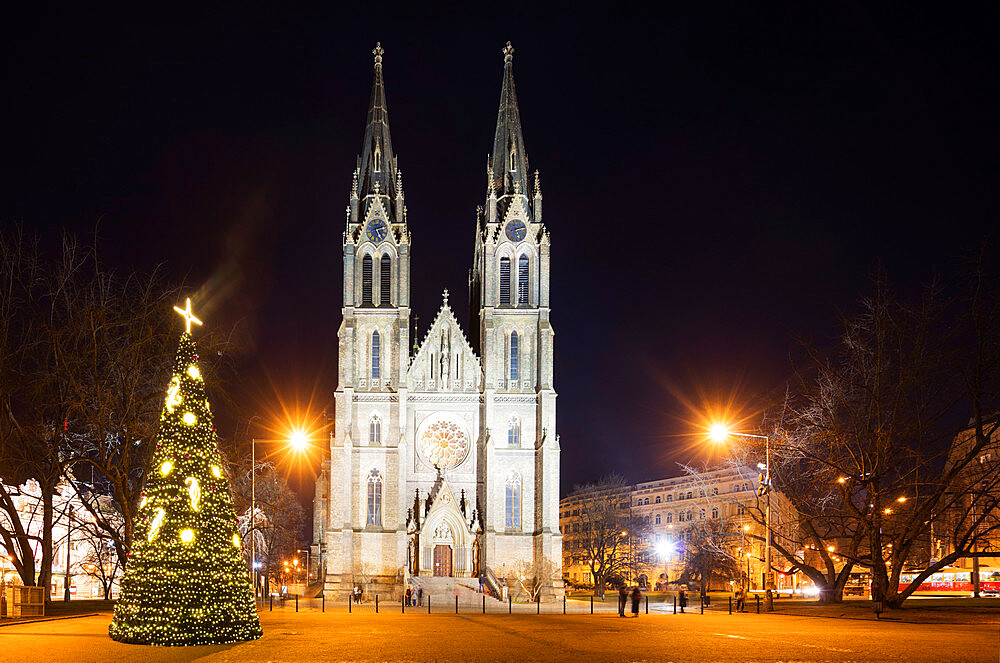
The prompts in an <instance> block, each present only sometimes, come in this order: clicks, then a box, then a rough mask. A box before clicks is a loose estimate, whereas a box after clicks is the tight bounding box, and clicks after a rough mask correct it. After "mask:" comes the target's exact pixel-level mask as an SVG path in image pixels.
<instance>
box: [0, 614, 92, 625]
mask: <svg viewBox="0 0 1000 663" xmlns="http://www.w3.org/2000/svg"><path fill="white" fill-rule="evenodd" d="M99 614H101V613H99V612H88V613H86V614H83V615H64V616H61V617H39V618H37V619H23V620H21V621H15V622H10V621H0V628H2V627H4V626H19V625H21V624H35V623H37V622H54V621H58V620H60V619H78V618H80V617H96V616H97V615H99ZM4 619H5V620H6V619H7V618H6V617H5V618H4Z"/></svg>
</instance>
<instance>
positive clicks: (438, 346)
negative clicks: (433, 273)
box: [406, 294, 480, 392]
mask: <svg viewBox="0 0 1000 663" xmlns="http://www.w3.org/2000/svg"><path fill="white" fill-rule="evenodd" d="M479 376H480V367H479V358H478V357H477V356H476V353H475V352H473V350H472V346H471V345H470V344H469V340H468V339H467V338H466V336H465V332H464V331H462V327H461V325H459V324H458V320H457V319H456V318H455V314H454V312H453V311H452V310H451V307H450V306H448V300H447V294H446V295H445V301H444V303H443V304H442V305H441V308H440V309H439V310H438V314H437V317H436V318H434V322H433V323H432V324H431V326H430V327H429V328H428V329H427V332H426V333H425V334H424V339H423V342H422V343H421V344H420V348H419V349H418V350H417V353H416V354H415V355H414V356H413V359H412V360H411V361H410V367H409V368H408V369H407V372H406V382H407V386H408V387H409V388H410V389H412V390H414V391H451V392H456V391H457V392H462V391H475V390H477V389H478V387H479Z"/></svg>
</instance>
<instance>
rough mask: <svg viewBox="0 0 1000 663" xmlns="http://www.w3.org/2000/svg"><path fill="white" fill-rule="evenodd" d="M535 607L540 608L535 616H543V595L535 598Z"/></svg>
mask: <svg viewBox="0 0 1000 663" xmlns="http://www.w3.org/2000/svg"><path fill="white" fill-rule="evenodd" d="M535 605H536V606H538V612H536V613H535V614H536V615H540V614H542V595H541V593H539V594H538V595H537V596H535Z"/></svg>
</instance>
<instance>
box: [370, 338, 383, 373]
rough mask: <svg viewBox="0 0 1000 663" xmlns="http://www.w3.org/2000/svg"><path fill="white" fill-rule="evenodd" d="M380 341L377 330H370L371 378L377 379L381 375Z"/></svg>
mask: <svg viewBox="0 0 1000 663" xmlns="http://www.w3.org/2000/svg"><path fill="white" fill-rule="evenodd" d="M381 355H382V343H381V340H380V337H379V335H378V332H377V331H376V332H372V379H373V380H378V379H379V377H381V374H382V371H381V363H380V359H381Z"/></svg>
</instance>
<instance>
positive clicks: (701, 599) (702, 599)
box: [698, 596, 705, 615]
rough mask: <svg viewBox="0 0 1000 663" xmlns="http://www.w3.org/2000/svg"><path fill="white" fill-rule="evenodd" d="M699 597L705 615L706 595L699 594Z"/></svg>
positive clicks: (702, 612)
mask: <svg viewBox="0 0 1000 663" xmlns="http://www.w3.org/2000/svg"><path fill="white" fill-rule="evenodd" d="M698 598H699V599H700V600H699V601H698V602H699V603H701V614H703V615H704V614H705V597H704V596H699V597H698Z"/></svg>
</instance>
